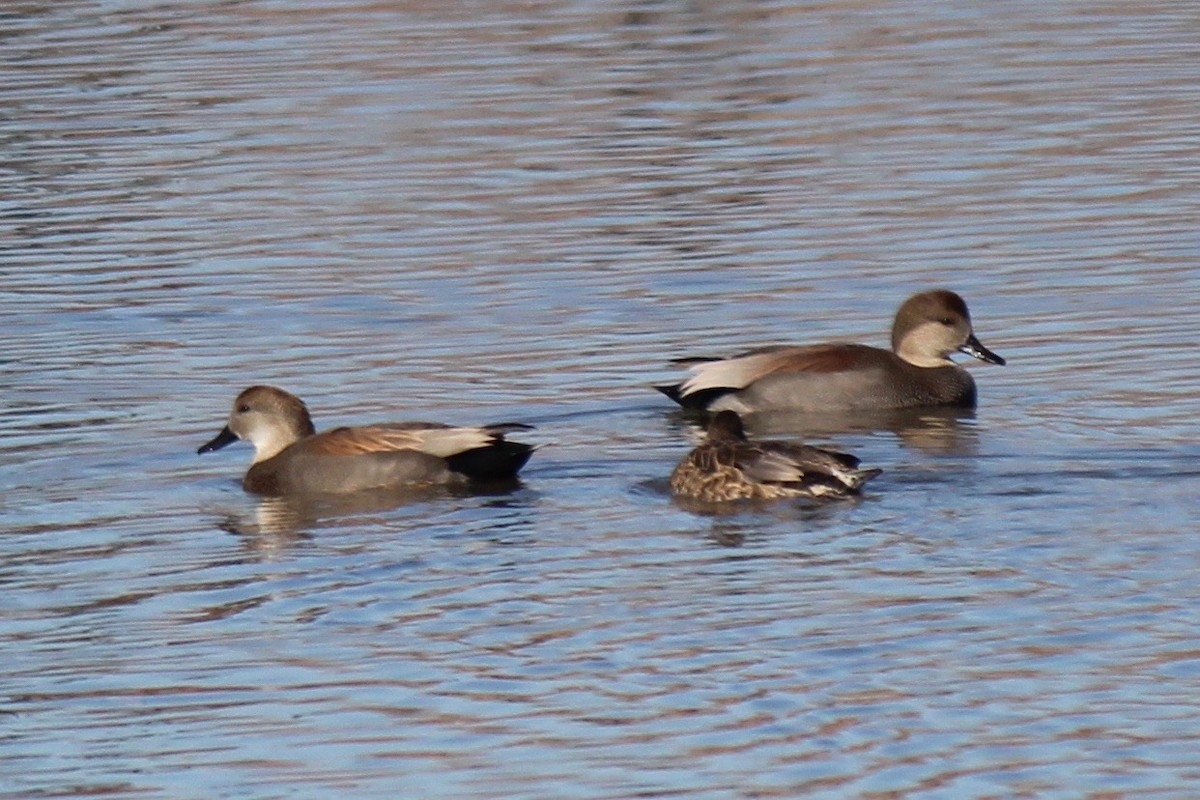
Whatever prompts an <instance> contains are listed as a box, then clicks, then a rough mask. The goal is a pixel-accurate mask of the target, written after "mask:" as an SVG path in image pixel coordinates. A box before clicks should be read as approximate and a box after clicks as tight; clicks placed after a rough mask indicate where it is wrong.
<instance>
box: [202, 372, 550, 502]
mask: <svg viewBox="0 0 1200 800" xmlns="http://www.w3.org/2000/svg"><path fill="white" fill-rule="evenodd" d="M530 427H531V426H529V425H522V424H520V423H506V424H503V425H485V426H483V427H479V428H455V427H451V426H449V425H442V424H440V423H437V422H394V423H384V424H380V425H370V426H364V427H354V428H335V429H333V430H329V431H325V432H324V433H316V432H315V430H314V429H313V424H312V419H311V418H310V417H309V415H308V408H306V407H305V405H304V403H303V402H301V400H300V398H298V397H296V396H295V395H293V394H289V393H288V392H285V391H283V390H282V389H276V388H275V387H273V386H251V387H250V388H249V389H247V390H246V391H244V392H242V393H241V394H239V395H238V396H237V399H236V400H234V401H233V412H232V413H231V414H230V416H229V424H228V425H226V426H225V428H224V429H223V430H222V431H221V432H220V433H218V434H217V435H216V437H215V438H214V439H213V440H212V441H211V442H209V443H208V444H206V445H204V446H203V447H201V448H200V449H199V450H198V451H197V452H199V453H209V452H212V451H213V450H219V449H221V448H222V447H224V446H225V445H227V444H229V443H230V442H233V441H235V440H237V439H245V440H247V441H249V442H250V443H251V444H253V445H254V449H255V453H254V461H253V463H252V464H251V465H250V470H249V471H248V472H247V473H246V477H245V479H244V480H243V481H242V486H243V487H244V488H245V489H246V490H247V491H250V492H256V493H258V494H266V495H287V494H315V493H342V492H357V491H362V490H366V489H387V488H398V487H404V486H410V487H411V486H421V485H453V484H462V483H466V482H468V481H470V480H498V479H506V478H513V477H514V476H516V474H517V471H518V470H520V469H521V467H523V466H525V462H526V461H528V460H529V456H530V455H531V454H532V453H533V449H534V448H533V447H532V446H531V445H527V444H521V443H520V442H510V441H507V440H506V439H505V438H504V434H506V433H509V432H511V431H517V430H529V429H530Z"/></svg>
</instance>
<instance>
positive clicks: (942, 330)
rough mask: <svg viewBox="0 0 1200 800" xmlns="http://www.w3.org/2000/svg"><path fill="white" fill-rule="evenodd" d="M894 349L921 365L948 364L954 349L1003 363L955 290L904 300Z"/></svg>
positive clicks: (894, 332)
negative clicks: (984, 340) (978, 332)
mask: <svg viewBox="0 0 1200 800" xmlns="http://www.w3.org/2000/svg"><path fill="white" fill-rule="evenodd" d="M892 351H893V352H895V353H896V355H898V356H900V358H902V359H904V360H905V361H907V362H908V363H910V364H913V365H914V366H918V367H944V366H946V365H948V364H950V363H951V361H950V354H951V353H954V352H961V353H966V354H967V355H970V356H973V357H975V358H978V359H979V360H980V361H986V362H988V363H989V364H1003V363H1004V359H1003V358H1001V357H1000V356H998V355H996V354H995V353H993V352H992V351H991V350H988V349H987V348H986V347H984V346H983V344H982V343H981V342H980V341H979V340H978V339H976V338H975V332H974V330H973V329H972V328H971V314H970V312H969V311H967V304H966V303H965V302H963V299H962V298H961V297H959V296H958V295H957V294H955V293H954V292H950V291H947V290H945V289H938V290H936V291H932V292H921V293H920V294H915V295H913V296H912V297H910V298H908V299H907V300H905V301H904V304H903V305H901V306H900V309H899V310H898V311H897V312H896V320H895V322H893V323H892Z"/></svg>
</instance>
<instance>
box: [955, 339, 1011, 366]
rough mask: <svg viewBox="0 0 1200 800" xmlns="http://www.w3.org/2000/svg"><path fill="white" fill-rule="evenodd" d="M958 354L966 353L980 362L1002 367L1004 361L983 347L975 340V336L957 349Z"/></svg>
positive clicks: (981, 343)
mask: <svg viewBox="0 0 1200 800" xmlns="http://www.w3.org/2000/svg"><path fill="white" fill-rule="evenodd" d="M958 349H959V352H962V353H966V354H967V355H969V356H972V357H974V358H978V359H979V360H980V361H986V362H987V363H989V364H999V365H1000V366H1004V359H1003V358H1001V357H1000V356H998V355H996V354H995V353H993V352H992V351H991V350H988V349H987V348H986V347H984V346H983V342H981V341H979V340H978V339H976V338H975V334H973V333H972V334H971V335H970V336H969V337H967V343H966V344H964V345H963V346H962V347H960V348H958Z"/></svg>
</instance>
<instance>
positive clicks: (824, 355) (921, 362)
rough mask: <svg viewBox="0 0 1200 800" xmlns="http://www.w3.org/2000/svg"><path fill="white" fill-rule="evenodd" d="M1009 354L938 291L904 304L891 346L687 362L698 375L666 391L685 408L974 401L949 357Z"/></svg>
mask: <svg viewBox="0 0 1200 800" xmlns="http://www.w3.org/2000/svg"><path fill="white" fill-rule="evenodd" d="M956 351H957V352H962V353H967V354H968V355H971V356H974V357H975V358H978V359H980V360H981V361H986V362H988V363H991V364H1003V363H1004V359H1003V358H1001V357H1000V356H998V355H996V354H995V353H993V352H992V351H990V350H988V349H987V348H986V347H984V346H983V344H982V343H981V342H980V341H979V340H978V339H977V338H975V333H974V331H973V330H972V328H971V315H970V313H969V312H968V311H967V304H966V303H965V302H963V299H962V298H961V297H959V296H958V295H957V294H955V293H954V292H949V291H945V290H938V291H933V292H923V293H921V294H916V295H913V296H912V297H910V298H908V300H906V301H904V304H903V305H901V306H900V308H899V310H898V311H897V312H896V318H895V321H894V322H893V323H892V349H891V350H890V351H889V350H882V349H880V348H878V347H868V346H866V345H861V344H819V345H811V346H806V347H795V346H779V347H764V348H760V349H757V350H751V351H750V352H748V353H743V354H742V355H739V356H735V357H733V358H725V359H714V358H695V359H681V360H680V362H679V363H688V364H692V367H691V371H692V377H690V378H688V379H687V380H685V381H683V382H682V383H678V384H675V385H673V386H659V387H657V388H658V389H659V391H661V392H662V393H663V394H665V395H667V396H668V397H670V398H671V399H672V400H674V401H675V402H677V403H679V404H680V405H682V406H683V407H685V408H694V409H702V410H703V409H707V410H709V411H720V410H723V409H730V410H733V411H737V412H739V413H741V414H749V413H753V412H758V411H772V410H788V409H790V410H796V411H856V410H864V409H886V408H911V407H917V406H958V407H965V408H971V407H974V405H975V380H974V379H973V378H972V377H971V375H970V373H968V372H967V371H966V370H965V369H963V368H962V367H960V366H958V365H957V364H955V363H954V362H953V361H951V360H950V354H951V353H954V352H956Z"/></svg>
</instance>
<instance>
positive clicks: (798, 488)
mask: <svg viewBox="0 0 1200 800" xmlns="http://www.w3.org/2000/svg"><path fill="white" fill-rule="evenodd" d="M858 465H859V460H858V459H857V458H855V457H854V456H851V455H847V454H845V453H836V452H833V451H830V450H822V449H821V448H818V447H809V446H808V445H803V444H792V443H789V442H778V441H762V442H751V441H749V440H748V439H747V438H746V434H745V431H744V430H743V428H742V420H741V418H740V417H738V415H737V414H735V413H734V412H732V411H721V412H718V413H717V414H716V415H715V416H714V417H713V418H712V421H711V422H710V423H709V426H708V432H707V435H706V438H705V441H704V443H703V444H701V445H700V446H699V447H696V448H695V449H694V450H692V451H691V452H690V453H688V454H687V456H685V457H684V459H683V461H681V462H679V466H677V467H675V470H674V472H672V473H671V490H672V491H674V492H675V494H678V495H682V496H684V497H691V498H694V499H696V500H703V501H707V502H726V501H729V500H751V499H763V500H772V499H775V498H780V497H811V498H830V497H845V496H847V495H850V494H854V493H857V492H858V490H859V489H860V487H861V486H862V485H863V484H864V483H866V482H867V481H868V480H870V479H871V478H873V477H875V476H876V475H878V474H879V472H880V471H879V470H877V469H858Z"/></svg>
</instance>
